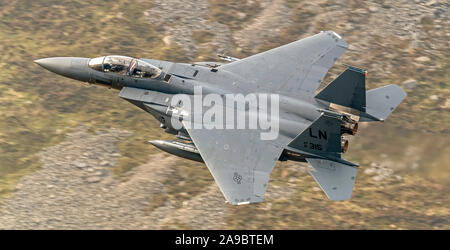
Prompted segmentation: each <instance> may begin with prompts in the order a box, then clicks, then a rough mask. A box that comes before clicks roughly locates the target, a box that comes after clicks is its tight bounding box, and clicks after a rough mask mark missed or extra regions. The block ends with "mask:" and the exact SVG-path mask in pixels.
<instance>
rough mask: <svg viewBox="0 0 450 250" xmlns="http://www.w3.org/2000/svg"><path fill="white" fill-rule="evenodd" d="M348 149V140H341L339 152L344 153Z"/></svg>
mask: <svg viewBox="0 0 450 250" xmlns="http://www.w3.org/2000/svg"><path fill="white" fill-rule="evenodd" d="M347 150H348V140H342V142H341V152H342V153H345V152H347Z"/></svg>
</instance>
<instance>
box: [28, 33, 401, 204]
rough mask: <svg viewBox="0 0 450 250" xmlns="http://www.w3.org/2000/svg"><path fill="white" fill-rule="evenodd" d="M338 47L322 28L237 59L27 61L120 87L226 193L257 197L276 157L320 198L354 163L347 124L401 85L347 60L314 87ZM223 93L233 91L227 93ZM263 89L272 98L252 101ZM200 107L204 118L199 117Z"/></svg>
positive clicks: (351, 128)
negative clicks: (370, 84) (304, 177)
mask: <svg viewBox="0 0 450 250" xmlns="http://www.w3.org/2000/svg"><path fill="white" fill-rule="evenodd" d="M347 48H348V44H347V43H346V42H345V41H344V40H343V39H342V38H341V36H339V35H338V34H337V33H335V32H333V31H323V32H320V33H318V34H316V35H313V36H310V37H307V38H304V39H301V40H298V41H295V42H292V43H289V44H286V45H283V46H281V47H277V48H274V49H271V50H268V51H265V52H262V53H259V54H255V55H253V56H250V57H247V58H243V59H239V58H234V57H230V56H225V55H220V56H219V57H220V61H219V62H196V63H175V62H168V61H162V60H156V59H146V58H140V59H138V58H132V57H127V56H118V55H110V56H101V57H97V58H79V57H53V58H44V59H39V60H36V61H35V62H36V63H37V64H39V65H40V66H42V67H44V68H46V69H47V70H49V71H52V72H54V73H56V74H59V75H62V76H65V77H69V78H72V79H75V80H79V81H83V82H88V83H91V84H96V85H101V86H106V87H108V88H112V89H117V90H119V91H120V92H119V97H121V98H123V99H125V100H127V101H128V102H130V103H132V104H134V105H136V106H137V107H139V108H141V109H142V110H144V111H146V112H148V113H149V114H151V115H152V116H154V118H156V119H157V120H158V121H159V123H160V127H161V128H162V129H164V130H165V132H167V133H170V134H173V135H174V137H176V138H174V139H173V140H156V141H151V142H150V143H152V144H153V145H154V146H156V147H157V148H159V149H161V150H163V151H166V152H168V153H171V154H174V155H177V156H180V157H183V158H187V159H190V160H195V161H200V162H204V163H205V164H206V166H207V168H208V169H209V171H210V172H211V174H212V176H213V177H214V180H215V181H216V183H217V184H218V186H219V188H220V190H221V192H222V194H223V195H224V197H225V200H226V202H228V203H230V204H233V205H242V204H249V203H257V202H262V201H263V200H264V196H265V193H266V189H267V186H268V182H269V177H270V174H271V172H272V170H273V168H274V166H275V164H276V163H277V161H297V162H307V163H309V164H310V165H311V168H310V170H309V172H310V174H311V175H312V176H313V178H314V179H315V181H316V182H317V183H318V184H319V186H320V188H321V189H322V190H323V191H324V193H325V195H326V196H327V197H328V198H329V199H331V200H347V199H350V198H351V194H352V190H353V186H354V183H355V178H356V171H357V167H358V165H357V164H356V163H352V162H349V161H347V160H344V159H343V158H342V155H343V153H345V152H346V151H347V148H348V140H347V139H348V137H350V136H354V135H355V134H356V132H357V130H358V123H359V122H371V121H384V120H385V119H386V118H387V117H388V116H389V115H390V114H391V112H392V111H393V110H394V109H395V108H396V107H397V106H398V105H399V104H400V103H401V102H402V100H403V99H404V98H405V97H406V93H405V92H404V91H403V90H402V89H401V88H400V87H399V86H397V85H394V84H393V85H387V86H384V87H380V88H376V89H371V90H368V91H366V82H365V81H366V75H367V72H366V71H365V70H364V69H360V68H357V67H354V66H348V65H347V66H346V69H345V71H343V72H342V73H341V74H340V75H339V76H338V77H337V78H335V79H334V80H333V81H331V83H329V84H328V85H327V86H326V87H324V88H322V89H321V90H320V91H319V92H318V91H317V89H318V87H319V85H320V84H321V83H322V81H323V78H324V77H325V75H326V73H327V72H328V71H329V69H330V68H331V67H332V66H333V65H334V64H335V62H336V61H337V60H338V58H339V57H340V56H341V55H342V54H343V53H344V52H345V51H346V49H347ZM317 92H318V93H317ZM229 96H235V97H236V96H238V97H241V98H235V99H234V102H233V103H229V102H227V100H228V99H227V98H228V97H229ZM255 96H256V98H253V97H255ZM264 96H266V97H268V96H270V97H271V98H270V100H269V98H267V99H266V101H261V100H263V98H262V97H264ZM181 97H183V98H181ZM272 97H273V98H272ZM206 99H209V105H210V106H213V104H214V106H215V109H214V110H215V111H216V112H213V113H214V114H215V115H216V116H217V114H219V113H225V114H229V113H232V114H233V115H231V116H230V117H227V118H226V119H220V117H216V116H214V115H211V110H210V109H206V108H205V106H202V105H204V104H202V105H200V106H198V104H195V101H196V100H200V101H205V100H206ZM211 100H214V101H211ZM255 100H256V102H255ZM192 102H193V103H194V104H192ZM269 104H270V105H271V107H269ZM196 105H197V107H195V106H196ZM273 107H275V108H273ZM199 109H200V111H198V110H199ZM205 109H206V110H205ZM264 111H266V112H267V114H266V116H264V117H266V118H267V117H270V119H267V121H271V122H274V123H271V125H273V127H276V128H277V129H274V131H275V133H274V134H272V135H267V134H266V136H265V137H264V136H262V134H263V133H264V132H267V131H268V130H269V129H271V128H270V127H267V126H266V127H264V126H259V125H260V123H261V121H263V120H261V117H260V116H259V115H260V114H262V113H264ZM269 111H270V112H269ZM208 112H209V115H210V116H209V118H210V119H205V117H206V116H207V113H208ZM269 113H270V114H269ZM274 114H276V116H275V115H274ZM239 117H240V118H245V119H246V120H245V121H250V120H252V119H253V118H255V117H258V119H259V120H258V119H256V118H255V119H256V121H257V126H253V127H252V126H247V125H245V124H244V125H245V126H243V127H242V126H241V127H239V126H233V125H236V124H237V123H239V119H238V118H239ZM228 118H229V119H228ZM255 119H253V121H255ZM230 120H231V121H230ZM253 125H254V124H253Z"/></svg>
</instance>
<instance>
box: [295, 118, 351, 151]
mask: <svg viewBox="0 0 450 250" xmlns="http://www.w3.org/2000/svg"><path fill="white" fill-rule="evenodd" d="M289 147H292V148H296V149H299V150H302V151H304V152H306V153H311V154H313V155H320V156H329V155H337V154H339V153H341V152H342V146H341V120H340V119H338V118H335V117H332V116H328V115H326V114H322V115H321V116H320V117H319V118H317V119H316V120H315V121H314V122H313V123H312V124H311V125H310V126H309V127H308V128H306V129H305V130H304V131H303V132H302V133H301V134H299V135H298V136H297V137H295V139H294V140H292V142H291V143H289Z"/></svg>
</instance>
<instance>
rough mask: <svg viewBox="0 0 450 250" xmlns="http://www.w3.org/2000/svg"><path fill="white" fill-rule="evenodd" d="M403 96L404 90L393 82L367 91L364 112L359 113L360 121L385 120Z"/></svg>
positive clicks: (404, 95)
mask: <svg viewBox="0 0 450 250" xmlns="http://www.w3.org/2000/svg"><path fill="white" fill-rule="evenodd" d="M405 97H406V93H405V91H404V90H403V89H402V88H400V87H399V86H398V85H395V84H391V85H388V86H384V87H380V88H376V89H371V90H369V91H367V93H366V98H367V100H366V105H367V107H366V112H365V113H362V114H361V118H360V121H379V120H381V121H382V120H386V118H387V117H388V116H389V115H390V114H391V113H392V111H394V110H395V108H397V106H398V105H399V104H400V103H401V102H402V101H403V99H405Z"/></svg>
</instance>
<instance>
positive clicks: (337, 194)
mask: <svg viewBox="0 0 450 250" xmlns="http://www.w3.org/2000/svg"><path fill="white" fill-rule="evenodd" d="M306 161H308V163H309V164H311V166H312V167H313V170H310V171H309V173H310V174H311V175H312V176H313V177H314V179H315V180H316V182H317V183H318V184H319V186H320V188H321V189H322V190H323V192H325V194H326V195H327V197H328V198H329V199H330V200H348V199H350V198H351V196H352V191H353V186H354V185H355V178H356V168H355V167H352V166H348V165H345V164H342V163H339V162H335V161H330V160H323V159H316V158H306Z"/></svg>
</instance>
